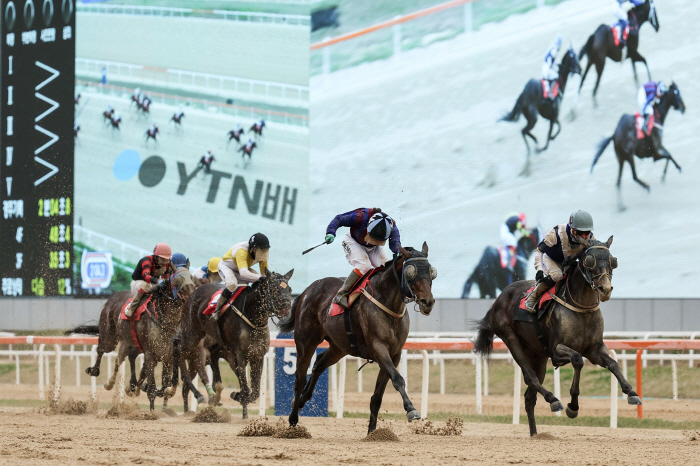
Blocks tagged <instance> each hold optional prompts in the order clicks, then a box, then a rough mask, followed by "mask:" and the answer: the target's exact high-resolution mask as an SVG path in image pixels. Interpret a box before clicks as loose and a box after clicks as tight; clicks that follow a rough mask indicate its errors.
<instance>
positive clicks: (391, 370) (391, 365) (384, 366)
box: [373, 341, 420, 422]
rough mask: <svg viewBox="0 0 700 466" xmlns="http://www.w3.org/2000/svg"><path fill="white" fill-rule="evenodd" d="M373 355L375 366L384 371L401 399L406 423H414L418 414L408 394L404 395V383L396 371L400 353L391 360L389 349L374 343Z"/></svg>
mask: <svg viewBox="0 0 700 466" xmlns="http://www.w3.org/2000/svg"><path fill="white" fill-rule="evenodd" d="M373 346H374V354H375V356H376V361H377V364H379V367H380V369H381V370H384V371H386V372H387V373H388V374H389V377H390V378H391V384H392V385H393V386H394V388H395V389H396V391H397V392H399V393H400V394H401V398H402V399H403V409H404V411H406V418H408V421H409V422H411V421H415V420H417V419H420V413H419V412H418V411H417V410H416V408H414V407H413V403H412V402H411V400H410V398H408V394H407V393H406V381H405V380H404V379H403V377H401V374H399V371H398V370H396V366H398V365H399V361H400V360H401V352H399V353H398V354H396V355H395V356H394V357H393V358H392V357H391V356H389V348H388V347H387V346H386V344H385V343H383V342H379V341H375V343H374V345H373Z"/></svg>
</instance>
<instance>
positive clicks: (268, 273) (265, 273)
mask: <svg viewBox="0 0 700 466" xmlns="http://www.w3.org/2000/svg"><path fill="white" fill-rule="evenodd" d="M263 275H270V269H268V268H267V267H265V270H263Z"/></svg>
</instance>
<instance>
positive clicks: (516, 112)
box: [498, 91, 525, 121]
mask: <svg viewBox="0 0 700 466" xmlns="http://www.w3.org/2000/svg"><path fill="white" fill-rule="evenodd" d="M524 95H525V91H523V92H522V93H520V95H519V96H518V100H516V101H515V105H514V106H513V110H511V111H510V113H506V114H505V115H503V116H502V117H501V118H500V119H499V120H498V121H518V118H520V115H521V114H522V113H523V99H524Z"/></svg>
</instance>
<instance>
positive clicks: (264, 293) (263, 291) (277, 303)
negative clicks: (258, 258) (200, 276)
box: [231, 277, 291, 329]
mask: <svg viewBox="0 0 700 466" xmlns="http://www.w3.org/2000/svg"><path fill="white" fill-rule="evenodd" d="M260 280H262V281H260V285H259V287H260V301H261V303H260V307H262V308H263V309H265V307H264V303H265V302H271V303H272V306H271V308H272V310H269V308H268V310H267V312H265V313H262V314H261V315H262V316H263V318H264V323H263V324H262V325H255V324H253V323H252V322H251V321H250V320H249V319H248V318H247V317H245V315H244V312H245V305H246V302H247V301H248V295H249V294H250V293H247V294H246V295H245V296H244V297H243V306H242V308H241V310H240V311H239V310H238V309H237V308H236V307H235V306H234V305H233V303H231V310H233V311H234V312H235V313H236V314H238V315H239V316H240V317H241V318H242V319H243V320H244V321H245V322H246V323H247V324H248V325H250V326H251V327H253V328H254V329H262V328H265V327H267V320H268V319H270V318H271V317H272V314H273V312H274V313H275V316H276V317H277V318H278V319H279V318H281V316H280V315H279V311H278V309H281V307H282V304H283V303H284V301H286V300H285V298H284V297H281V298H279V299H272V297H271V296H269V294H271V293H272V291H271V290H268V289H267V288H268V287H267V286H266V284H267V283H271V284H272V285H273V286H274V285H278V286H279V287H280V288H288V287H289V284H288V283H287V282H286V281H284V280H280V282H279V283H275V282H274V281H272V279H271V278H270V277H265V278H261V279H260ZM251 291H255V290H251ZM290 291H291V290H290Z"/></svg>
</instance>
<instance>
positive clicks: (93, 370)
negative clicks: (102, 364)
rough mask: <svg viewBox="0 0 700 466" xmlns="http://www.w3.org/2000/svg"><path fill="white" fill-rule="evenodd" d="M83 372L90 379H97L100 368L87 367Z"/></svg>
mask: <svg viewBox="0 0 700 466" xmlns="http://www.w3.org/2000/svg"><path fill="white" fill-rule="evenodd" d="M85 372H86V373H87V375H89V376H91V377H97V376H98V375H100V368H99V367H88V368H87V369H85Z"/></svg>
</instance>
